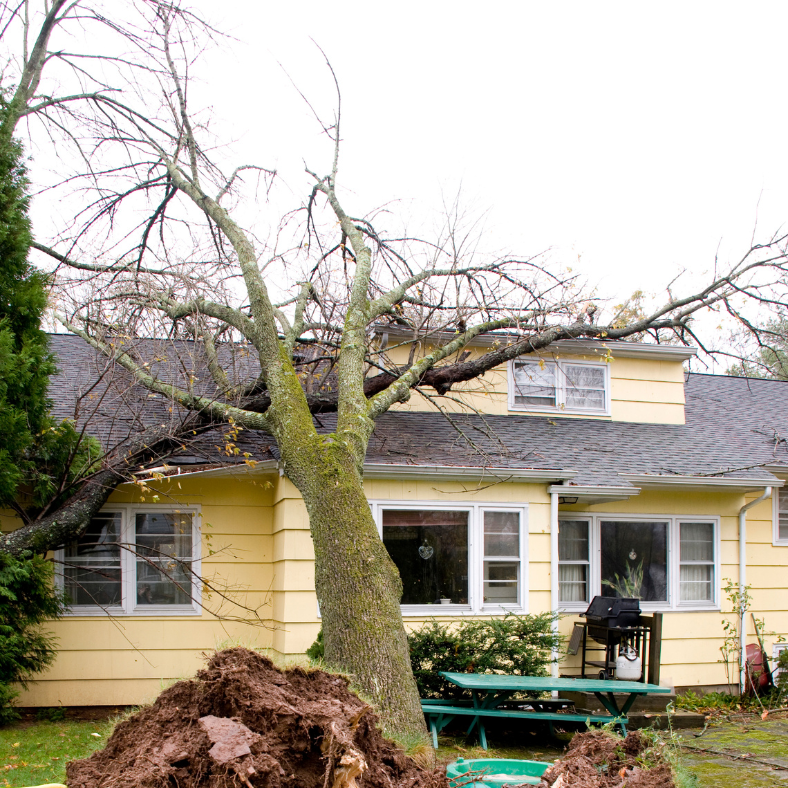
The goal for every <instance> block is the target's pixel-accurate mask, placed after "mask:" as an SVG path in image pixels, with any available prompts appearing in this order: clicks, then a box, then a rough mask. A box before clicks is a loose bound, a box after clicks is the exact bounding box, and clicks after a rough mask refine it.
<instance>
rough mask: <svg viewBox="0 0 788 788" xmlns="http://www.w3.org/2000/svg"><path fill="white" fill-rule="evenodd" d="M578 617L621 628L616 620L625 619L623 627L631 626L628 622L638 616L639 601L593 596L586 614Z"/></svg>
mask: <svg viewBox="0 0 788 788" xmlns="http://www.w3.org/2000/svg"><path fill="white" fill-rule="evenodd" d="M622 614H624V615H622ZM580 615H582V616H585V617H586V619H588V621H595V622H596V621H599V622H602V621H606V622H608V626H621V623H618V619H619V618H622V619H627V622H626V624H624V626H632V624H630V623H629V622H630V621H632V619H633V618H637V617H638V616H639V615H640V600H639V599H636V598H629V597H615V596H595V597H594V598H593V599H592V600H591V604H590V605H589V606H588V609H587V610H586V612H585V613H581V614H580ZM622 623H623V622H622Z"/></svg>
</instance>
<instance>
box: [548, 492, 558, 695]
mask: <svg viewBox="0 0 788 788" xmlns="http://www.w3.org/2000/svg"><path fill="white" fill-rule="evenodd" d="M550 610H552V611H553V612H554V613H555V611H556V610H558V493H557V492H552V493H550ZM553 632H558V621H553ZM552 656H553V660H555V659H556V658H557V657H558V649H553V655H552ZM552 672H553V677H554V678H558V662H555V661H554V662H553V664H552ZM554 694H555V695H556V696H557V695H558V693H554Z"/></svg>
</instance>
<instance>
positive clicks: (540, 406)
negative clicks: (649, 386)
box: [509, 359, 610, 414]
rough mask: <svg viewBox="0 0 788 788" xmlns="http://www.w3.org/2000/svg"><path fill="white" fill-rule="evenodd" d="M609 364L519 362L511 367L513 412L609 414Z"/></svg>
mask: <svg viewBox="0 0 788 788" xmlns="http://www.w3.org/2000/svg"><path fill="white" fill-rule="evenodd" d="M608 390H609V372H608V366H607V364H585V363H572V362H568V361H532V360H524V359H523V360H520V359H515V360H514V361H512V363H511V366H510V385H509V407H510V409H512V410H538V411H539V410H541V411H544V410H550V411H555V410H565V411H567V412H570V413H602V414H607V413H608V412H609V410H610V405H609V396H608Z"/></svg>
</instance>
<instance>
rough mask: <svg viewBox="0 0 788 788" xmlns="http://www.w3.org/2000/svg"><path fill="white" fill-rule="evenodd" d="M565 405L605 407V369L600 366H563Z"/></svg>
mask: <svg viewBox="0 0 788 788" xmlns="http://www.w3.org/2000/svg"><path fill="white" fill-rule="evenodd" d="M564 374H565V376H566V406H567V407H568V408H590V409H593V410H604V409H605V370H604V369H602V368H601V367H578V366H573V365H571V364H566V365H565V366H564Z"/></svg>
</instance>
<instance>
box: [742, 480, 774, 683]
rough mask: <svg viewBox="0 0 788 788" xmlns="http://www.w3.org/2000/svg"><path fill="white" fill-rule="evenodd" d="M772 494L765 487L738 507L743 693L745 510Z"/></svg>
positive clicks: (745, 570)
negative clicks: (754, 497)
mask: <svg viewBox="0 0 788 788" xmlns="http://www.w3.org/2000/svg"><path fill="white" fill-rule="evenodd" d="M771 494H772V488H771V487H766V488H765V489H764V491H763V493H761V495H760V496H758V497H757V498H756V499H755V500H754V501H750V502H749V503H746V504H744V506H742V508H741V509H739V693H740V694H742V695H743V694H744V672H745V653H746V646H745V643H744V640H745V634H744V628H745V624H744V616H745V613H746V612H747V611H746V610H745V607H744V587H745V586H746V585H747V510H748V509H752V507H753V506H755V504H757V503H760V502H761V501H765V500H766V499H767V498H769V497H770V496H771Z"/></svg>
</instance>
